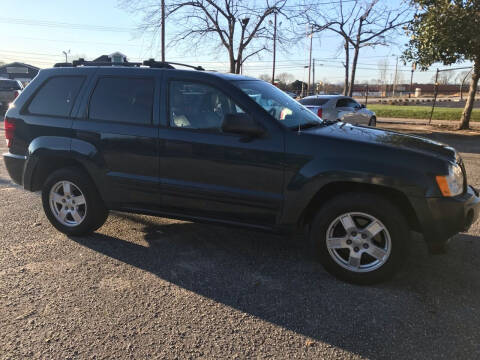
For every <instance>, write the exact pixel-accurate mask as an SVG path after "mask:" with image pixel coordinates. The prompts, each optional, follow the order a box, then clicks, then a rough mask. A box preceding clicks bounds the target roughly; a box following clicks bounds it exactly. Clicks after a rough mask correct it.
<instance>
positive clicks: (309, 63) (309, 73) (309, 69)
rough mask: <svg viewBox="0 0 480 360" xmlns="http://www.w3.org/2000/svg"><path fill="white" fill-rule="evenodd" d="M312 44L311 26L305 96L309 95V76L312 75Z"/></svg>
mask: <svg viewBox="0 0 480 360" xmlns="http://www.w3.org/2000/svg"><path fill="white" fill-rule="evenodd" d="M312 42H313V26H312V27H311V30H310V57H309V60H308V84H307V95H308V94H309V93H310V75H311V73H312V71H311V70H312Z"/></svg>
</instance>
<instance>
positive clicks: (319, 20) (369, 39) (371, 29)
mask: <svg viewBox="0 0 480 360" xmlns="http://www.w3.org/2000/svg"><path fill="white" fill-rule="evenodd" d="M411 15H412V11H411V8H410V7H409V6H408V4H402V5H401V6H400V7H396V8H392V7H390V6H389V5H388V4H387V2H386V1H379V0H369V1H367V2H365V1H361V0H354V1H351V0H350V1H347V0H339V1H338V3H335V5H333V6H332V8H331V9H325V7H318V6H316V5H311V7H310V9H309V10H308V11H304V12H302V19H303V20H302V21H303V22H307V23H308V24H311V26H313V31H314V32H320V31H324V30H328V31H332V32H334V33H336V34H338V35H339V36H340V37H341V38H342V40H343V43H344V50H345V63H344V66H345V94H346V95H350V96H351V95H352V91H353V85H354V84H355V74H356V70H357V62H358V57H359V54H360V49H362V48H364V47H375V46H385V45H388V44H389V43H391V42H392V39H391V38H389V37H388V36H391V35H392V34H393V33H394V31H395V30H396V29H398V28H399V27H402V26H403V25H406V24H407V23H408V22H409V21H410V18H411ZM351 49H353V59H352V63H351V65H350V50H351ZM349 68H350V73H349Z"/></svg>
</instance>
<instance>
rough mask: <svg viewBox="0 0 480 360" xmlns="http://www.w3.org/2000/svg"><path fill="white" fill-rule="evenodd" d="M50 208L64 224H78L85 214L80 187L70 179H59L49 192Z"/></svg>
mask: <svg viewBox="0 0 480 360" xmlns="http://www.w3.org/2000/svg"><path fill="white" fill-rule="evenodd" d="M49 203H50V209H51V210H52V213H53V215H54V216H55V218H56V219H57V220H58V221H59V222H60V223H61V224H62V225H65V226H70V227H74V226H78V225H80V224H81V223H82V222H83V220H85V217H86V216H87V202H86V201H85V196H84V195H83V193H82V191H81V190H80V188H79V187H78V186H77V185H75V184H74V183H72V182H70V181H66V180H64V181H59V182H57V183H56V184H55V185H53V186H52V188H51V190H50V194H49Z"/></svg>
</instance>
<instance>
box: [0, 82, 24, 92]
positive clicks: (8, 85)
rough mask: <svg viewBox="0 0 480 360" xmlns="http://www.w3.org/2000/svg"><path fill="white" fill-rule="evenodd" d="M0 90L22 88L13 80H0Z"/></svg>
mask: <svg viewBox="0 0 480 360" xmlns="http://www.w3.org/2000/svg"><path fill="white" fill-rule="evenodd" d="M0 90H22V87H21V86H20V84H19V83H18V81H15V80H0Z"/></svg>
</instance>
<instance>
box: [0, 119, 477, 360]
mask: <svg viewBox="0 0 480 360" xmlns="http://www.w3.org/2000/svg"><path fill="white" fill-rule="evenodd" d="M403 130H404V131H405V130H408V129H405V128H403ZM413 130H414V131H415V132H419V130H418V129H413ZM411 131H412V130H411ZM421 132H422V133H423V134H424V135H426V136H429V137H431V138H435V139H439V140H442V141H444V142H446V143H449V144H451V145H454V146H457V147H458V149H459V150H460V151H461V152H462V153H463V154H462V155H463V157H464V159H465V162H466V166H467V170H468V175H469V180H470V183H471V184H474V185H476V186H480V141H479V140H480V135H478V134H473V135H472V134H468V135H460V134H458V133H456V134H451V133H446V132H444V133H436V132H432V131H427V132H423V131H421ZM0 138H3V133H2V132H1V131H0ZM0 144H1V145H0V151H1V152H4V151H5V150H6V149H5V146H4V142H3V141H1V142H0ZM0 200H1V201H0V219H1V221H2V231H1V243H2V246H1V247H0V324H1V326H0V339H1V344H0V359H24V358H39V359H40V358H41V359H65V358H68V359H107V358H109V359H112V358H115V359H129V358H135V359H140V358H147V359H150V358H162V359H163V358H168V359H174V358H179V359H188V358H204V359H210V358H240V359H246V358H262V359H263V358H312V359H319V358H328V359H360V358H372V359H380V358H389V359H391V358H395V359H397V358H398V359H411V358H445V359H452V358H462V359H466V358H472V359H473V358H479V357H480V333H479V325H480V301H479V298H480V281H479V279H480V270H479V269H480V241H479V240H480V222H477V223H476V224H475V225H474V226H473V228H472V229H471V230H470V231H469V232H468V233H465V234H461V235H458V236H456V237H455V238H454V239H453V240H452V242H451V244H450V249H449V253H448V254H446V255H435V256H432V255H429V254H428V253H427V251H426V248H425V246H424V244H423V243H422V242H421V241H417V242H415V243H414V244H413V246H412V249H411V256H410V258H409V259H408V260H407V262H406V266H405V267H404V269H403V270H402V271H401V272H400V273H399V275H398V276H397V277H396V278H395V279H394V280H392V281H390V282H388V283H385V284H382V285H378V286H373V287H359V286H353V285H348V284H345V283H342V282H340V281H337V280H335V279H334V278H332V277H331V276H330V275H328V274H327V273H326V272H325V271H324V270H323V269H322V267H321V266H320V265H319V264H317V263H315V262H314V261H312V260H311V258H310V257H309V256H308V255H307V254H306V253H305V250H304V248H303V247H302V246H301V245H300V242H299V241H298V239H284V238H280V237H276V236H273V235H269V234H264V233H257V232H253V231H248V230H239V229H233V228H227V227H221V226H213V225H204V224H193V223H189V222H181V221H174V220H167V219H162V218H154V217H149V216H137V215H129V214H120V213H115V214H111V216H110V217H109V220H108V222H107V223H106V224H105V225H104V226H103V227H102V228H101V229H100V230H99V231H98V232H97V233H96V234H94V235H92V236H89V237H79V238H68V237H66V236H65V235H63V234H61V233H59V232H57V231H55V230H54V229H53V228H52V227H51V226H50V225H49V223H48V221H47V219H46V218H45V216H44V214H43V210H42V207H41V202H40V196H39V194H38V193H30V192H27V191H24V190H22V189H21V188H20V187H18V186H16V185H14V184H12V183H11V182H10V179H9V176H8V174H7V173H6V170H5V167H4V164H3V161H0Z"/></svg>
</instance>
